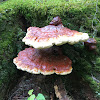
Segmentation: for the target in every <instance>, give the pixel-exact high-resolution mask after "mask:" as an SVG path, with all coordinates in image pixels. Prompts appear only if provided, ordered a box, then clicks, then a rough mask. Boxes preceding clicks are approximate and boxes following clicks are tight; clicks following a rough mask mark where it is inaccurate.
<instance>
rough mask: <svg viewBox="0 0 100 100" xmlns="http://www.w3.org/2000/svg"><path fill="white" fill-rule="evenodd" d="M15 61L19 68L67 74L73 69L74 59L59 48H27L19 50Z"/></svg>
mask: <svg viewBox="0 0 100 100" xmlns="http://www.w3.org/2000/svg"><path fill="white" fill-rule="evenodd" d="M55 50H56V53H55ZM13 62H14V64H15V65H16V66H17V68H18V69H21V70H23V71H27V72H29V73H33V74H40V73H41V74H43V75H50V74H53V73H56V74H60V75H66V74H69V73H71V71H72V67H71V64H72V61H71V60H70V59H69V58H68V57H66V56H64V55H63V54H62V53H61V50H60V49H58V48H56V49H52V48H49V49H34V48H32V47H30V48H26V49H25V50H23V51H20V52H19V54H18V57H16V58H14V60H13Z"/></svg>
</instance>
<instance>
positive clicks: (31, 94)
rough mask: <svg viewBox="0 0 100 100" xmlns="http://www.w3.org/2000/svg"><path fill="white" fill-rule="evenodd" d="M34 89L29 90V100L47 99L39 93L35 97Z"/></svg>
mask: <svg viewBox="0 0 100 100" xmlns="http://www.w3.org/2000/svg"><path fill="white" fill-rule="evenodd" d="M33 91H34V90H33V89H32V90H29V92H28V94H29V95H30V97H29V98H28V100H35V99H36V100H45V97H44V96H43V94H41V93H39V94H38V95H37V96H35V94H33Z"/></svg>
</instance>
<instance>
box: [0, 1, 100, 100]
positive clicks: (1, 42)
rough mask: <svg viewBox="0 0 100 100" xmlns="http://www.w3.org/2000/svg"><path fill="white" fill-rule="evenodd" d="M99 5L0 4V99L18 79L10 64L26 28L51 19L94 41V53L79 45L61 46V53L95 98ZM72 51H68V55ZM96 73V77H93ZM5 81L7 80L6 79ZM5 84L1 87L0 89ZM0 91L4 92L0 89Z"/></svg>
mask: <svg viewBox="0 0 100 100" xmlns="http://www.w3.org/2000/svg"><path fill="white" fill-rule="evenodd" d="M99 11H100V2H99V1H98V0H16V1H15V0H8V1H5V2H1V3H0V64H1V65H0V90H2V92H1V93H0V98H1V100H2V98H3V96H4V94H5V92H7V91H6V89H7V88H8V84H9V82H10V81H13V79H14V78H15V77H18V74H17V73H18V72H17V70H16V68H15V65H14V64H13V63H12V61H13V58H14V57H16V55H17V54H18V52H19V51H21V50H23V48H25V45H24V43H22V42H21V40H22V38H23V37H24V36H25V33H26V29H27V28H28V27H29V26H38V27H43V26H45V25H48V24H49V22H50V21H51V20H52V18H53V17H55V16H60V18H61V19H62V22H63V24H64V26H66V27H68V28H70V29H74V30H77V31H82V32H87V33H89V35H90V37H95V38H96V40H97V54H98V55H95V54H94V53H93V52H89V51H87V50H86V49H85V48H84V45H83V44H82V43H79V44H76V45H74V46H69V45H67V44H66V45H64V46H63V49H64V53H65V54H66V55H68V56H69V58H70V59H72V61H73V69H74V70H75V72H76V73H77V74H79V75H80V77H83V78H84V80H85V81H87V82H88V83H89V84H90V87H91V88H92V89H93V90H94V91H95V93H96V94H97V96H99V95H98V94H99V93H100V84H99V83H100V82H99V83H98V81H97V80H99V73H100V68H99V66H100V38H99V37H100V28H99V27H100V13H99ZM71 51H72V52H71ZM97 73H98V74H97ZM8 79H9V80H8ZM4 84H5V87H4ZM3 89H4V90H3Z"/></svg>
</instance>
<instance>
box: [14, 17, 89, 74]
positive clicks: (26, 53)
mask: <svg viewBox="0 0 100 100" xmlns="http://www.w3.org/2000/svg"><path fill="white" fill-rule="evenodd" d="M88 38H89V36H88V34H87V33H82V32H78V31H75V30H70V29H68V28H67V27H64V26H63V24H62V22H61V19H60V18H59V16H57V17H54V19H53V20H52V21H51V22H50V24H49V25H48V26H45V27H42V28H39V27H29V28H28V29H27V33H26V36H25V37H24V38H23V40H22V41H23V42H25V44H27V45H29V46H32V47H34V48H32V47H29V48H26V49H25V50H23V51H20V52H19V54H18V57H16V58H14V60H13V62H14V64H15V65H16V66H17V68H18V69H21V70H23V71H27V72H29V73H33V74H40V73H41V74H43V75H50V74H54V73H56V74H60V75H66V74H69V73H71V71H72V61H71V60H70V59H69V58H68V57H67V56H65V55H63V53H62V50H61V48H60V47H59V46H58V45H62V44H65V43H69V44H75V43H77V42H79V41H86V40H88ZM56 45H57V46H56Z"/></svg>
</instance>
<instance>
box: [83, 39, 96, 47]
mask: <svg viewBox="0 0 100 100" xmlns="http://www.w3.org/2000/svg"><path fill="white" fill-rule="evenodd" d="M84 43H85V44H86V45H90V44H96V43H97V41H96V40H95V39H94V38H89V39H88V40H87V41H85V42H84Z"/></svg>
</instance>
